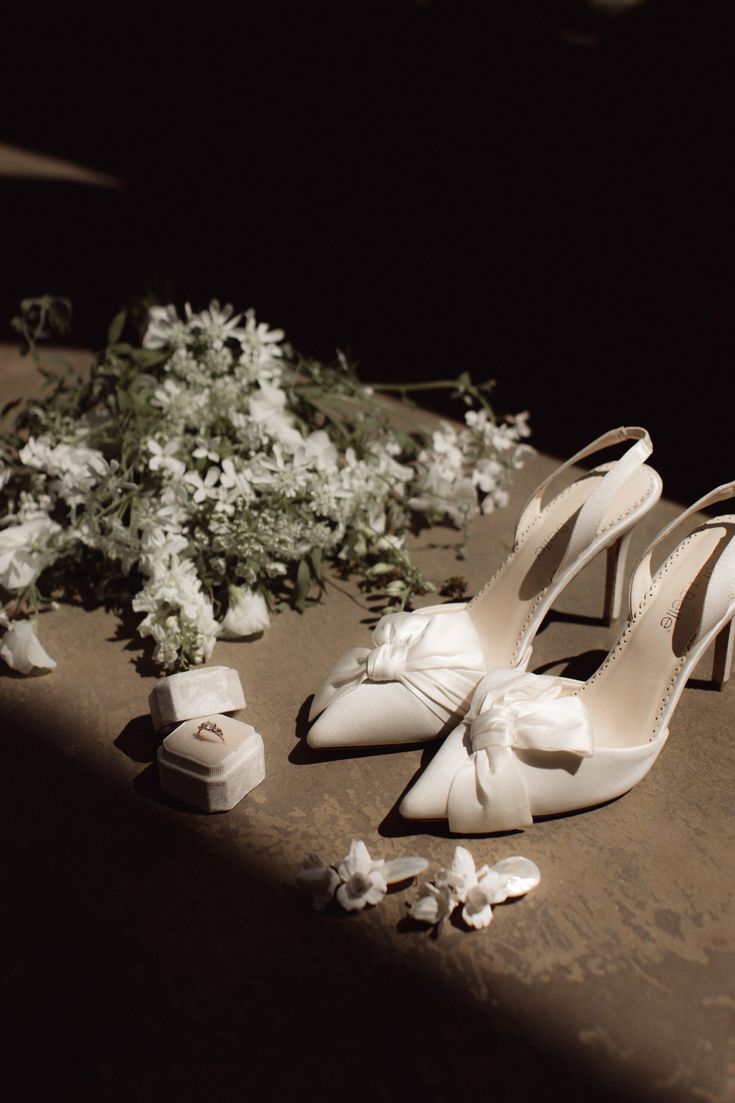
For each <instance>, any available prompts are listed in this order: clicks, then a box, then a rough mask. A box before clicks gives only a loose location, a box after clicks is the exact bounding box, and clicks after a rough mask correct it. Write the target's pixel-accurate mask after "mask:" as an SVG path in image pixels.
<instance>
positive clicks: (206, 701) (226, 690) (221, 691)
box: [148, 666, 245, 732]
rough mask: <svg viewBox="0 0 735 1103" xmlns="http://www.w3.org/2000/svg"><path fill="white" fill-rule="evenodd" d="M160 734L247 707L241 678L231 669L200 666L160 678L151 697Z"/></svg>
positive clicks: (152, 714)
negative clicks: (213, 715) (187, 722)
mask: <svg viewBox="0 0 735 1103" xmlns="http://www.w3.org/2000/svg"><path fill="white" fill-rule="evenodd" d="M148 704H149V706H150V710H151V718H152V720H153V727H154V728H155V730H156V731H157V732H161V731H163V730H164V729H166V728H171V727H173V726H174V725H175V724H180V723H181V722H182V720H192V719H194V718H195V717H198V716H209V715H210V714H212V713H221V712H235V711H236V710H237V709H244V708H245V694H244V693H243V689H242V683H241V681H240V675H239V674H238V673H237V671H236V670H233V668H232V667H230V666H200V667H197V668H196V669H195V670H185V671H183V672H182V673H181V674H170V675H169V676H168V677H167V678H161V680H160V681H159V682H157V683H156V685H155V686H154V687H153V689H152V690H151V693H150V696H149V698H148Z"/></svg>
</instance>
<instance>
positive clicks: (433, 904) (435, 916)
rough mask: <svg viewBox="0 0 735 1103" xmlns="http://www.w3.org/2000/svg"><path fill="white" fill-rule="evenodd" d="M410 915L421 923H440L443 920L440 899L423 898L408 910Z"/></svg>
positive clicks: (434, 897) (432, 897)
mask: <svg viewBox="0 0 735 1103" xmlns="http://www.w3.org/2000/svg"><path fill="white" fill-rule="evenodd" d="M408 914H409V915H410V916H411V918H412V919H415V920H417V922H419V923H432V924H433V923H438V922H439V920H440V919H441V915H440V905H439V898H438V897H437V896H422V897H421V899H420V900H417V901H416V903H415V904H412V905H411V907H410V908H409V909H408Z"/></svg>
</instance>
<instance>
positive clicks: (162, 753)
mask: <svg viewBox="0 0 735 1103" xmlns="http://www.w3.org/2000/svg"><path fill="white" fill-rule="evenodd" d="M158 776H159V778H160V782H161V788H162V789H163V791H164V793H168V795H169V796H171V797H176V799H177V800H181V801H184V803H185V804H193V805H194V806H195V807H197V808H200V809H202V811H204V812H227V811H228V810H229V809H230V808H234V806H235V805H236V804H237V802H238V801H240V800H242V798H243V797H244V796H245V794H246V793H249V792H250V790H251V789H254V788H255V786H256V785H259V784H260V782H261V781H262V780H263V778H264V777H265V753H264V747H263V740H262V738H261V737H260V735H259V734H258V733H257V732H256V730H255V728H253V727H251V726H250V724H243V723H242V722H241V721H240V720H233V719H232V717H231V716H221V715H219V714H211V715H209V716H200V717H197V718H196V719H192V720H184V722H183V723H181V724H179V725H178V727H176V728H174V730H173V731H172V732H169V734H168V735H167V736H166V738H165V739H164V741H163V743H162V744H161V746H160V747H159V748H158Z"/></svg>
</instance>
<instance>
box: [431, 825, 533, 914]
mask: <svg viewBox="0 0 735 1103" xmlns="http://www.w3.org/2000/svg"><path fill="white" fill-rule="evenodd" d="M540 880H541V874H540V873H539V870H538V866H536V865H535V864H534V863H533V862H532V861H531V860H530V859H529V858H521V857H512V858H503V859H502V860H501V861H499V862H496V863H495V865H494V866H492V867H491V866H487V865H483V866H481V867H480V868H479V869H477V867H476V866H475V860H474V858H473V857H472V855H471V854H470V852H469V850H467V849H466V847H464V846H458V847H457V848H456V850H455V851H454V858H453V859H452V864H451V866H450V868H449V869H440V870H439V871H438V873H437V874H436V876H435V877H434V880H433V881H426V882H424V884H422V885H421V887H420V890H419V898H418V900H417V901H416V902H415V903H414V904H412V905H411V906H410V909H409V914H410V915H411V918H412V919H415V920H417V921H418V922H419V923H428V924H430V925H431V926H439V925H441V924H442V923H443V922H444V920H445V919H448V918H449V916H450V915H451V914H452V912H453V911H454V909H455V908H457V907H460V906H461V907H462V919H463V920H464V922H465V923H466V924H467V926H468V927H474V928H475V929H476V930H480V929H482V928H483V927H487V926H488V925H489V923H490V921H491V920H492V917H493V906H494V905H495V904H502V903H503V901H504V900H507V899H509V898H510V897H513V896H524V895H525V894H526V893H527V892H529V891H530V890H531V889H532V888H535V887H536V885H537V884H538V883H539V881H540Z"/></svg>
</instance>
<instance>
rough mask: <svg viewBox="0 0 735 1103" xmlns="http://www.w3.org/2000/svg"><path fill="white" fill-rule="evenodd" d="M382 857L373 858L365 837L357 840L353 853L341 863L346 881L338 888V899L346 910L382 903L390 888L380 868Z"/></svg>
mask: <svg viewBox="0 0 735 1103" xmlns="http://www.w3.org/2000/svg"><path fill="white" fill-rule="evenodd" d="M383 865H384V862H383V859H382V858H377V859H375V860H373V859H372V858H371V857H370V853H369V851H368V848H367V847H366V846H365V843H364V842H363V841H362V839H353V841H352V844H351V846H350V849H349V853H348V854H347V855H346V856H345V857H344V859H343V860H342V861H341V862H340V864H339V865H338V866H337V872H338V874H339V876H340V879H341V881H342V882H343V883H342V884H341V885H340V886H339V888H338V889H337V899H338V900H339V902H340V904H341V905H342V907H343V908H345V909H346V911H355V910H357V909H358V908H364V907H365V905H366V904H379V903H380V901H381V900H382V899H383V897H384V896H385V894H386V892H387V891H388V885H387V884H386V882H385V880H384V878H383V876H382V874H381V872H380V870H381V867H382V866H383Z"/></svg>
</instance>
